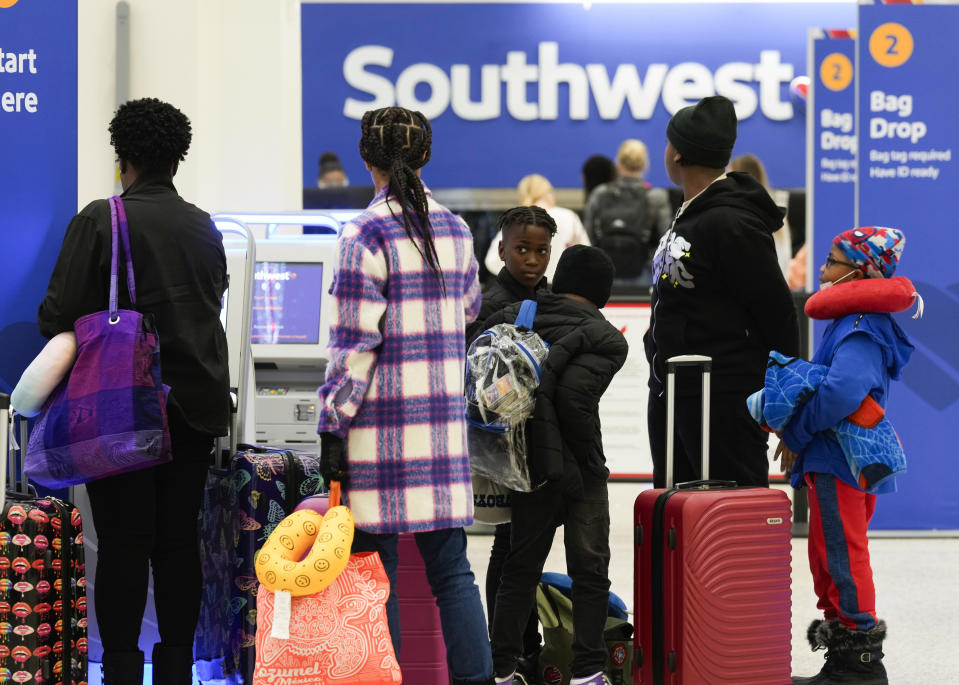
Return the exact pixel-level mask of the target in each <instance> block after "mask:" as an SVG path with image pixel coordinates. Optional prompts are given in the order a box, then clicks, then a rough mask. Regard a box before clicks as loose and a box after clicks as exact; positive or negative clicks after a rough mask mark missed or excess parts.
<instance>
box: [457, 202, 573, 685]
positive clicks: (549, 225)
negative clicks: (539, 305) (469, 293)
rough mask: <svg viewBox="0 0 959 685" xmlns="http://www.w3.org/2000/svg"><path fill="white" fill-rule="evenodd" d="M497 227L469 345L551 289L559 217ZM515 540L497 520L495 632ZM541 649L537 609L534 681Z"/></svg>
mask: <svg viewBox="0 0 959 685" xmlns="http://www.w3.org/2000/svg"><path fill="white" fill-rule="evenodd" d="M496 228H497V231H501V232H502V235H503V239H502V240H501V241H500V243H499V256H500V259H502V260H503V262H504V266H503V268H502V269H500V271H499V273H498V274H497V275H496V277H495V278H491V279H489V280H488V281H487V282H486V284H485V285H484V286H483V304H482V306H481V308H480V313H479V316H477V317H476V321H474V322H473V323H471V324H468V325H467V326H466V342H467V346H468V345H469V343H470V342H472V341H473V340H474V339H475V338H476V337H477V336H479V335H480V333H482V332H483V331H484V330H485V329H486V327H485V325H484V324H485V321H486V319H487V318H489V317H491V316H493V315H494V314H496V313H497V312H499V311H500V310H502V309H504V308H505V307H507V306H508V305H510V304H513V303H514V302H521V301H522V300H532V299H536V294H537V293H539V292H543V291H546V290H548V289H549V286H548V285H547V282H546V278H545V277H544V276H543V274H544V273H546V266H547V264H549V258H550V240H552V238H553V236H554V235H555V234H556V222H555V221H554V220H553V217H551V216H550V215H549V213H548V212H547V211H546V210H545V209H543V208H542V207H537V206H535V205H533V206H530V207H526V206H521V207H513V208H512V209H508V210H506V211H505V212H503V215H502V216H501V217H500V219H499V222H498V225H497V227H496ZM509 540H510V524H509V523H501V524H499V525H497V526H496V530H495V532H494V534H493V546H492V548H491V549H490V555H489V566H488V567H487V569H486V613H487V618H488V621H489V629H490V633H491V634H492V632H493V614H494V613H495V612H494V608H495V606H496V594H497V592H498V591H499V583H500V577H501V576H502V574H503V563H504V562H505V561H506V555H507V554H509ZM540 649H541V645H540V635H539V619H538V617H537V615H536V612H535V610H532V611H530V616H529V621H528V622H527V624H526V629H525V630H524V632H523V656H522V657H521V658H520V661H519V664H518V666H517V670H518V671H519V672H521V673H522V674H523V675H524V676H525V677H526V679H527V680H528V681H530V682H531V683H532V682H538V677H537V675H536V664H537V660H538V656H539V651H540Z"/></svg>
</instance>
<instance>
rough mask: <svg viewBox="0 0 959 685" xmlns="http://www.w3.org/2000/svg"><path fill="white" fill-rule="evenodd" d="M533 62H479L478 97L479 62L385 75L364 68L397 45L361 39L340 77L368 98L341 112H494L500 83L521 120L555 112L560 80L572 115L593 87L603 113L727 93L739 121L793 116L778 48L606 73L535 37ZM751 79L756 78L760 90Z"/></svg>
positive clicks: (581, 112) (584, 106)
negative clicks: (475, 96) (752, 60)
mask: <svg viewBox="0 0 959 685" xmlns="http://www.w3.org/2000/svg"><path fill="white" fill-rule="evenodd" d="M537 57H538V59H537V63H536V64H529V63H528V62H527V58H526V53H525V52H523V51H521V50H511V51H509V52H507V53H506V62H505V64H502V65H495V64H484V65H481V66H480V67H479V69H478V71H479V79H480V90H479V100H478V101H474V100H472V99H471V98H470V84H471V80H472V78H473V74H474V73H475V71H476V69H475V68H473V67H470V65H467V64H454V65H452V66H451V67H450V70H449V73H447V72H446V71H444V70H443V69H442V68H441V67H439V66H437V65H435V64H429V63H425V62H420V63H417V64H411V65H410V66H408V67H406V68H404V69H403V70H402V71H401V72H400V73H399V76H398V77H397V78H396V83H395V85H394V84H393V82H391V81H390V79H388V78H386V77H384V76H381V75H380V74H377V73H374V72H372V71H369V68H370V67H381V68H386V69H389V68H391V67H392V66H393V58H394V51H393V49H392V48H388V47H385V46H382V45H363V46H360V47H358V48H355V49H354V50H352V51H351V52H350V53H349V54H348V55H347V56H346V59H345V60H344V61H343V77H344V78H345V79H346V82H347V83H348V84H349V85H350V86H352V87H353V88H355V89H356V90H358V91H360V92H362V93H365V94H366V95H368V96H369V97H368V98H367V99H364V100H360V99H356V98H352V97H350V98H347V99H346V100H345V101H344V103H343V114H344V115H345V116H347V117H349V118H351V119H361V118H362V117H363V114H364V113H365V112H366V111H368V110H370V109H377V108H379V107H388V106H390V105H400V106H402V107H407V108H410V109H418V110H420V111H421V112H423V114H425V115H426V116H427V117H429V118H435V117H437V116H439V115H441V114H443V113H444V112H445V111H446V110H447V109H449V108H450V107H452V109H453V112H454V113H455V114H456V116H458V117H460V118H461V119H465V120H468V121H484V120H489V119H496V118H499V117H500V116H502V115H503V108H502V100H503V97H502V84H505V88H506V97H505V100H506V112H507V113H508V114H509V116H511V117H512V118H514V119H516V120H518V121H536V120H554V119H557V118H558V117H559V94H560V85H561V84H565V85H566V86H567V91H568V93H569V101H568V116H569V118H570V119H574V120H584V119H587V118H588V117H589V109H590V94H592V99H593V101H594V102H595V104H596V110H597V112H598V113H599V117H600V118H601V119H607V120H615V119H618V118H619V117H620V115H621V114H622V111H623V107H624V105H626V104H628V105H629V113H630V115H631V116H632V117H633V118H634V119H637V120H646V119H649V118H651V117H652V116H653V113H654V112H655V110H656V104H657V103H658V102H659V101H660V99H662V102H663V105H664V106H665V108H666V110H667V111H669V113H670V114H672V113H675V112H676V111H677V110H679V109H680V108H682V107H685V106H687V105H691V104H694V103H695V102H696V101H698V100H699V99H700V98H702V97H706V96H708V95H714V94H719V95H725V96H726V97H728V98H729V99H730V100H732V101H733V103H734V104H735V106H736V114H737V116H738V117H739V119H740V120H743V119H748V118H749V117H750V116H752V115H753V114H755V112H756V109H757V106H758V107H759V109H761V110H762V113H763V115H764V116H765V117H767V118H768V119H772V120H774V121H784V120H787V119H791V118H792V116H793V107H792V104H791V103H790V102H789V101H788V100H787V101H785V102H784V101H782V100H781V99H780V94H781V90H782V88H781V86H782V84H783V83H788V82H789V81H790V80H791V79H792V78H793V71H794V70H793V67H792V65H790V64H783V63H782V61H781V59H782V58H781V55H780V52H779V51H778V50H763V51H761V52H760V53H759V63H758V64H749V63H748V62H728V63H726V64H723V65H721V66H720V67H719V68H718V69H717V70H716V72H715V73H713V72H711V71H710V70H709V69H708V68H707V67H706V66H704V65H702V64H700V63H698V62H682V63H680V64H676V65H674V66H672V67H670V66H669V65H667V64H662V63H653V64H649V65H648V66H647V67H646V73H645V75H644V77H643V78H642V80H641V79H640V77H639V71H638V69H637V67H636V65H633V64H620V65H618V66H617V67H616V69H615V71H614V73H613V78H612V80H610V77H609V70H608V69H607V67H606V66H605V65H603V64H587V65H586V66H585V67H583V66H580V65H578V64H573V63H569V62H566V63H561V62H560V59H559V44H558V43H555V42H551V41H544V42H542V43H539V45H538V52H537ZM531 83H535V84H536V85H537V92H538V101H535V102H529V101H528V100H527V87H528V85H529V84H531ZM420 84H425V85H427V86H428V87H429V97H428V98H427V99H425V100H420V99H419V98H418V97H417V95H416V88H417V86H419V85H420ZM753 84H758V86H759V93H758V96H757V92H756V89H755V88H754V86H753ZM421 92H422V91H421Z"/></svg>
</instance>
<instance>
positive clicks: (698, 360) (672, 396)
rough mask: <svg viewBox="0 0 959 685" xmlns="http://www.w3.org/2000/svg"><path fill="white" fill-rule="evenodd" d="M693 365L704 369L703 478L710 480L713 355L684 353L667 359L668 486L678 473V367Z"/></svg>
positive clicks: (668, 487)
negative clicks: (710, 414) (710, 384)
mask: <svg viewBox="0 0 959 685" xmlns="http://www.w3.org/2000/svg"><path fill="white" fill-rule="evenodd" d="M682 366H692V367H696V368H700V369H702V371H703V427H702V455H703V470H702V479H703V480H704V481H708V480H709V392H710V390H709V377H710V372H711V371H712V368H713V359H712V357H706V356H704V355H701V354H683V355H680V356H678V357H670V358H669V359H667V360H666V488H667V489H670V488H672V487H673V480H674V479H675V475H676V471H675V469H676V456H675V449H676V369H678V368H680V367H682Z"/></svg>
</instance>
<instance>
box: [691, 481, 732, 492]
mask: <svg viewBox="0 0 959 685" xmlns="http://www.w3.org/2000/svg"><path fill="white" fill-rule="evenodd" d="M738 487H739V483H737V482H736V481H734V480H690V481H686V482H685V483H676V489H677V490H695V489H702V490H708V489H709V488H738Z"/></svg>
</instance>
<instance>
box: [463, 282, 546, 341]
mask: <svg viewBox="0 0 959 685" xmlns="http://www.w3.org/2000/svg"><path fill="white" fill-rule="evenodd" d="M548 289H549V286H548V285H547V283H546V279H545V278H542V279H540V282H539V283H537V284H536V289H535V290H531V289H529V288H527V287H526V286H525V285H523V284H522V283H520V282H519V281H517V280H516V279H515V278H513V275H512V274H511V273H510V272H509V271H507V270H506V267H505V266H504V267H503V268H502V269H500V271H499V273H498V274H496V276H495V277H493V278H491V279H489V280H488V281H487V282H486V284H485V285H484V286H483V304H482V305H480V311H479V314H478V315H477V317H476V320H475V321H473V322H472V323H468V324H466V345H467V347H468V346H469V344H470V343H471V342H473V340H474V339H475V338H476V337H477V336H478V335H479V334H480V333H482V332H483V331H485V330H486V326H485V325H484V323H485V321H486V319H488V318H489V317H491V316H493V314H495V313H496V312H498V311H500V310H501V309H504V308H505V307H507V306H509V305H511V304H513V303H514V302H521V301H522V300H532V299H534V298H535V297H536V293H537V292H539V291H541V290H548Z"/></svg>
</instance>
